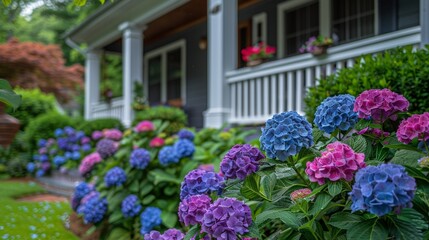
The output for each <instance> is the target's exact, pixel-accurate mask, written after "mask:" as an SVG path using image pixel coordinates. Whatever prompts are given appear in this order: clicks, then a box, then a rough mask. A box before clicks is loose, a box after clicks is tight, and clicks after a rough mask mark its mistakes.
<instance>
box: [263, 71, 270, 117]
mask: <svg viewBox="0 0 429 240" xmlns="http://www.w3.org/2000/svg"><path fill="white" fill-rule="evenodd" d="M268 85H269V79H268V77H264V116H269V114H270V98H269V97H270V96H269V89H268V88H269V86H268Z"/></svg>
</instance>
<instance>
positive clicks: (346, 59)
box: [226, 27, 420, 124]
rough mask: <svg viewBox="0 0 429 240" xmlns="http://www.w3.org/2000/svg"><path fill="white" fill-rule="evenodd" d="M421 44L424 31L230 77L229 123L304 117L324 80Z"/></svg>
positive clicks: (412, 30) (393, 35)
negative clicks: (371, 57) (290, 114)
mask: <svg viewBox="0 0 429 240" xmlns="http://www.w3.org/2000/svg"><path fill="white" fill-rule="evenodd" d="M419 43H420V27H414V28H409V29H404V30H401V31H396V32H393V33H388V34H384V35H380V36H375V37H372V38H367V39H364V40H360V41H356V42H352V43H349V44H344V45H340V46H335V47H331V48H329V49H328V54H326V55H325V56H322V57H314V56H312V55H311V54H302V55H299V56H294V57H290V58H285V59H281V60H278V61H273V62H269V63H265V64H262V65H260V66H256V67H253V68H243V69H238V70H234V71H230V72H227V73H226V77H227V82H228V84H229V89H230V96H231V114H230V118H229V123H235V124H255V123H264V122H265V121H266V119H268V118H270V117H271V116H272V115H273V114H275V113H279V112H284V111H291V110H294V111H297V112H299V113H301V114H302V113H303V110H304V96H305V94H306V91H307V88H308V87H311V86H314V85H315V84H317V82H316V81H317V80H318V79H319V78H321V77H323V76H327V75H330V74H335V72H337V71H338V70H340V69H341V68H344V67H351V66H353V65H354V64H355V60H356V58H357V57H359V56H361V55H364V54H371V53H378V52H382V51H384V50H387V49H391V48H395V47H398V46H405V45H417V44H419Z"/></svg>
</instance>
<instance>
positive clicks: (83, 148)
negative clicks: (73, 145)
mask: <svg viewBox="0 0 429 240" xmlns="http://www.w3.org/2000/svg"><path fill="white" fill-rule="evenodd" d="M80 149H81V150H82V151H84V152H89V151H91V149H92V147H91V145H90V144H84V145H82V147H81V148H80Z"/></svg>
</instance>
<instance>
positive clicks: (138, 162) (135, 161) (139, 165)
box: [130, 148, 150, 170]
mask: <svg viewBox="0 0 429 240" xmlns="http://www.w3.org/2000/svg"><path fill="white" fill-rule="evenodd" d="M149 162H150V153H149V152H148V151H147V150H146V149H143V148H137V149H134V150H133V152H132V153H131V157H130V164H131V166H132V167H133V168H136V169H140V170H142V169H145V168H146V167H147V165H148V164H149Z"/></svg>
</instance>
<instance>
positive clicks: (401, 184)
mask: <svg viewBox="0 0 429 240" xmlns="http://www.w3.org/2000/svg"><path fill="white" fill-rule="evenodd" d="M355 181H356V182H355V184H354V185H353V190H352V191H351V192H350V193H349V195H350V196H351V198H352V202H353V203H352V206H351V208H352V211H353V212H355V211H359V210H364V211H369V212H370V213H373V214H376V215H378V216H383V215H386V214H388V213H390V212H392V210H395V212H399V211H400V210H401V209H402V208H408V207H412V200H413V198H414V193H415V191H416V180H415V179H414V178H412V177H410V176H408V174H407V172H406V171H405V168H404V167H403V166H401V165H397V164H381V165H378V166H368V167H366V168H362V169H360V170H359V171H358V172H357V173H356V177H355Z"/></svg>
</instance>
